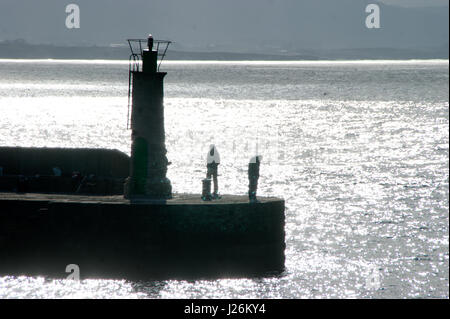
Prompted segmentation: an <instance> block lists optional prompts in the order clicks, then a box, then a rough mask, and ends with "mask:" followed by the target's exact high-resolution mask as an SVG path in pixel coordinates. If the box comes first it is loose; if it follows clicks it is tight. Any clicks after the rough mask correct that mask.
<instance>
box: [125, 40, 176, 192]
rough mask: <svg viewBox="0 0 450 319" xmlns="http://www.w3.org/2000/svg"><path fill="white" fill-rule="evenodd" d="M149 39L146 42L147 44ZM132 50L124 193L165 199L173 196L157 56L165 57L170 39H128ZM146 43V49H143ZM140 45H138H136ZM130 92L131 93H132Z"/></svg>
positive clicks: (162, 74)
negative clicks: (128, 157)
mask: <svg viewBox="0 0 450 319" xmlns="http://www.w3.org/2000/svg"><path fill="white" fill-rule="evenodd" d="M145 42H146V43H145ZM128 43H129V45H130V49H131V52H132V53H131V56H130V72H129V80H130V81H129V112H128V113H130V95H131V117H130V116H129V120H128V121H129V127H130V128H131V161H130V176H129V177H128V179H127V181H126V183H125V189H124V196H125V198H129V199H150V200H164V199H168V198H171V197H172V186H171V184H170V180H169V179H168V178H167V177H166V173H167V166H168V165H169V162H168V160H167V157H166V153H167V150H166V146H165V131H164V83H163V82H164V76H165V75H166V74H167V73H165V72H159V65H158V56H159V57H160V58H161V60H162V58H164V54H165V52H166V50H167V47H168V45H169V43H170V42H169V41H161V40H154V39H153V37H152V36H151V35H149V37H148V39H146V40H133V39H131V40H128ZM144 45H146V46H147V48H146V49H143V46H144ZM136 47H137V48H136ZM130 92H131V94H130Z"/></svg>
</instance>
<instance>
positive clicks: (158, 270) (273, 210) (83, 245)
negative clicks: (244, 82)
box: [0, 193, 285, 279]
mask: <svg viewBox="0 0 450 319" xmlns="http://www.w3.org/2000/svg"><path fill="white" fill-rule="evenodd" d="M200 197H201V195H200V194H199V195H186V194H185V195H183V194H177V195H174V196H173V198H172V199H168V200H166V201H152V200H145V199H141V200H134V201H130V200H126V199H124V198H123V197H122V196H75V195H62V194H59V195H57V194H16V193H0V208H1V209H0V260H2V262H1V263H0V275H44V276H51V277H58V278H59V277H60V278H65V277H67V275H68V274H67V273H66V272H65V269H66V266H67V265H69V264H75V265H77V266H78V267H79V269H80V276H81V278H82V279H83V278H125V279H162V278H168V279H169V278H180V279H182V278H211V277H212V278H220V277H248V276H270V275H277V274H280V273H281V272H283V270H284V259H285V257H284V249H285V233H284V201H283V200H281V199H277V198H258V200H259V202H257V203H249V202H248V198H247V197H244V196H233V195H223V196H222V198H221V199H218V200H214V201H209V202H204V201H202V200H201V199H200Z"/></svg>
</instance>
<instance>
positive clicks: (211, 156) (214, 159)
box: [206, 144, 220, 198]
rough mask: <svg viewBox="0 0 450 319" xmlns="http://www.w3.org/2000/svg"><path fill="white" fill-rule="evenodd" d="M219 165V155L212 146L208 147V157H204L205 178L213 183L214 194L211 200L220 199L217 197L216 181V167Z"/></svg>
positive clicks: (217, 186) (217, 187) (217, 185)
mask: <svg viewBox="0 0 450 319" xmlns="http://www.w3.org/2000/svg"><path fill="white" fill-rule="evenodd" d="M219 164H220V155H219V152H218V151H217V148H216V147H215V146H214V144H211V145H210V146H209V151H208V155H207V156H206V169H207V171H206V178H209V179H211V177H212V179H213V182H214V193H213V194H212V198H220V196H219V184H218V181H217V176H218V166H219Z"/></svg>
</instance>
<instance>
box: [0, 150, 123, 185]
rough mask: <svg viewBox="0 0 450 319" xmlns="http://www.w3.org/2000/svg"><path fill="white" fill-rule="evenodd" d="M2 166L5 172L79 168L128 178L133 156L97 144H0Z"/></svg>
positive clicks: (85, 172) (48, 172) (69, 171)
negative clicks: (70, 146) (85, 146)
mask: <svg viewBox="0 0 450 319" xmlns="http://www.w3.org/2000/svg"><path fill="white" fill-rule="evenodd" d="M0 166H1V167H2V168H3V174H5V175H28V176H33V175H36V174H40V175H53V167H59V168H60V169H61V171H62V175H63V176H64V175H67V176H70V175H71V174H72V172H74V171H79V172H80V173H82V174H83V175H88V174H94V175H96V176H103V177H117V178H126V177H127V176H128V175H129V167H130V158H129V156H128V155H127V154H125V153H122V152H120V151H118V150H109V149H95V148H35V147H0Z"/></svg>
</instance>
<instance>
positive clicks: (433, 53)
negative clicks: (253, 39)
mask: <svg viewBox="0 0 450 319" xmlns="http://www.w3.org/2000/svg"><path fill="white" fill-rule="evenodd" d="M307 51H308V53H282V54H281V53H280V54H261V53H233V52H186V51H184V52H183V51H175V50H169V51H168V52H167V56H166V59H167V60H217V61H240V60H248V61H262V60H266V61H299V60H300V61H301V60H310V61H317V60H405V59H448V58H449V54H448V47H442V48H429V49H393V48H361V49H339V50H328V51H314V50H307ZM129 54H130V53H129V49H128V47H126V46H124V47H102V46H86V47H82V46H77V47H75V46H73V47H72V46H56V45H48V44H29V43H26V42H23V41H4V42H0V59H86V60H91V59H101V60H124V59H127V58H128V56H129Z"/></svg>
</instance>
